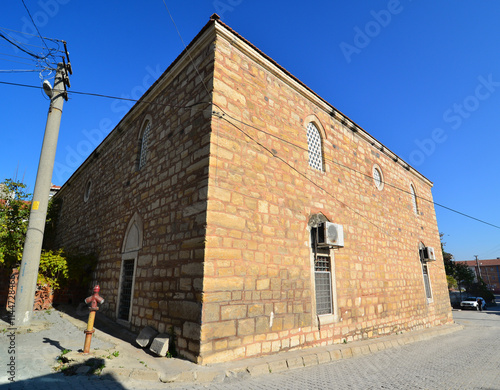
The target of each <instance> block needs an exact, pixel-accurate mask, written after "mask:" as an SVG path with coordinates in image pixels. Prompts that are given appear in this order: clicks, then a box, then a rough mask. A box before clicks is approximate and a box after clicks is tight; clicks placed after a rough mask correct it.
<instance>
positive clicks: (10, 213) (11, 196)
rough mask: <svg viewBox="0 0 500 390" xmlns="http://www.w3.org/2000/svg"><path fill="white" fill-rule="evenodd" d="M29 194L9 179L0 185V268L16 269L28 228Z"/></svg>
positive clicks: (24, 187)
mask: <svg viewBox="0 0 500 390" xmlns="http://www.w3.org/2000/svg"><path fill="white" fill-rule="evenodd" d="M29 196H30V194H28V193H27V192H26V185H25V184H23V183H20V182H17V181H14V180H11V179H7V180H5V181H4V182H3V183H1V184H0V227H1V229H0V266H2V267H6V268H9V269H11V268H14V267H17V266H18V265H19V263H20V261H21V255H22V252H23V246H24V239H25V237H26V230H27V228H28V218H29V214H30V205H31V203H30V202H29V201H28V198H29Z"/></svg>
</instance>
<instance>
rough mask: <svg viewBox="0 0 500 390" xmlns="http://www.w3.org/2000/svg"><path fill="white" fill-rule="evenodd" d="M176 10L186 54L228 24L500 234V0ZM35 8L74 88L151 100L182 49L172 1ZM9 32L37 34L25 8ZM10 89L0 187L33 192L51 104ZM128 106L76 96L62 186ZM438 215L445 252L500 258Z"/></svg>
mask: <svg viewBox="0 0 500 390" xmlns="http://www.w3.org/2000/svg"><path fill="white" fill-rule="evenodd" d="M165 2H166V4H167V6H168V8H169V10H170V12H171V14H172V16H173V18H174V21H175V23H176V25H177V27H178V29H179V31H180V34H181V36H182V38H183V40H184V42H185V43H186V44H188V43H189V42H190V41H191V39H192V38H193V37H194V36H195V35H196V34H197V33H198V32H199V30H200V29H201V28H202V27H203V26H204V25H205V24H206V22H207V21H208V19H209V17H210V15H211V14H212V13H214V12H217V13H219V15H220V16H221V18H222V21H224V22H225V23H227V24H228V25H229V26H230V27H232V28H233V29H234V30H236V31H237V32H238V33H240V34H241V35H242V36H244V37H245V38H246V39H248V40H249V41H250V42H252V43H253V44H254V45H255V46H257V47H258V48H259V49H261V50H262V51H263V52H264V53H266V54H267V55H269V56H270V57H272V58H273V59H274V60H276V61H277V62H278V63H279V64H280V65H282V66H283V67H285V68H286V69H287V70H288V71H290V72H291V73H292V74H294V75H295V76H296V77H298V78H299V79H300V80H302V81H303V82H304V83H305V84H306V85H308V86H309V87H310V88H311V89H313V90H314V91H315V92H317V93H318V94H319V95H320V96H321V97H323V98H324V99H326V100H327V101H329V102H330V103H331V104H333V105H334V106H335V107H336V108H337V109H339V110H340V111H342V112H343V113H344V114H346V115H348V116H349V117H350V118H351V119H352V120H354V121H355V122H356V123H357V124H358V125H360V126H361V127H363V128H364V129H365V130H367V131H368V132H369V133H370V134H372V135H373V136H374V137H375V138H377V139H378V140H379V141H380V142H382V143H383V144H385V145H386V146H387V147H388V148H389V149H391V150H392V151H393V152H395V153H396V154H398V155H399V156H400V157H401V158H403V159H404V160H406V161H407V162H409V163H411V164H412V165H413V166H414V167H415V168H416V169H418V170H419V171H420V172H422V173H423V174H424V175H425V176H426V177H428V178H429V179H430V180H431V181H432V182H434V188H433V195H434V201H435V202H437V203H439V204H441V205H444V206H446V207H448V208H451V209H455V210H458V211H460V212H462V213H464V214H468V215H471V216H473V217H475V218H477V219H480V220H484V221H487V222H489V223H491V224H493V225H497V226H500V208H499V207H498V200H497V198H498V195H497V194H498V193H499V192H500V180H499V175H498V170H499V165H500V164H499V161H498V157H497V156H498V145H499V143H500V142H499V141H500V132H499V131H498V130H499V125H500V66H499V65H500V47H499V46H500V41H499V39H498V37H499V36H500V23H498V15H500V3H499V2H493V1H483V2H472V1H470V0H469V1H465V0H464V1H451V0H440V1H437V2H431V1H424V0H400V1H397V0H390V1H385V0H384V1H378V0H377V1H375V0H371V1H350V2H348V1H310V2H306V3H304V2H303V1H296V0H287V1H282V0H275V1H272V2H270V1H263V0H192V1H182V2H181V1H175V2H174V1H171V0H165ZM25 4H26V6H27V7H28V9H29V10H30V12H31V15H32V17H33V19H34V20H35V22H36V23H37V26H38V28H39V30H40V32H41V34H42V35H43V36H45V37H49V38H56V39H61V40H65V41H67V43H68V50H69V52H70V58H71V63H72V66H73V70H74V74H73V75H72V76H71V78H70V79H71V86H72V87H71V89H70V90H73V91H82V92H91V93H99V94H105V95H111V96H119V97H132V98H138V97H140V95H141V94H142V93H143V92H144V91H145V90H146V89H147V88H148V87H149V86H150V85H151V83H152V82H153V81H154V80H155V79H156V78H157V77H158V76H159V75H160V74H161V72H163V70H164V69H166V68H167V66H168V65H169V64H170V63H171V62H172V61H173V60H174V59H175V58H176V56H177V55H178V54H179V53H180V52H181V51H182V50H183V44H182V42H181V39H180V38H179V35H178V34H177V31H176V29H175V27H174V24H173V23H172V20H171V19H170V16H169V14H168V12H167V10H166V8H165V5H164V3H163V0H145V1H141V2H139V1H135V2H132V1H127V2H124V1H117V0H109V1H93V0H89V1H85V2H82V1H77V0H25ZM0 27H2V28H7V29H11V30H15V31H21V32H28V33H33V32H34V30H33V25H32V24H31V21H30V19H29V16H28V14H27V12H26V9H25V8H24V6H23V3H22V1H21V0H19V1H10V2H8V4H2V12H1V13H0ZM0 32H2V33H4V34H6V33H8V34H11V36H12V35H14V36H15V37H23V35H22V34H19V33H15V32H10V31H6V30H0ZM35 34H36V32H35ZM24 40H25V41H24V42H25V43H27V44H30V45H34V46H29V47H30V48H31V49H32V50H35V51H37V52H41V51H42V49H41V48H37V47H36V46H41V45H42V42H41V40H40V39H38V38H36V37H31V36H24ZM49 46H50V47H53V44H51V43H50V42H49ZM0 53H1V54H0V70H13V69H35V62H33V61H29V60H27V58H28V57H27V56H26V55H24V53H21V52H19V51H15V50H14V49H13V47H12V45H10V44H9V43H7V42H6V41H4V40H1V39H0ZM13 56H20V57H22V58H21V59H20V58H17V57H13ZM12 61H17V62H12ZM20 62H23V63H20ZM25 63H26V64H25ZM44 75H47V73H44ZM49 77H50V76H49ZM0 82H9V83H21V84H29V85H40V84H41V80H40V78H39V74H38V73H37V72H30V73H18V72H15V73H9V72H0ZM0 92H1V93H2V99H1V102H2V104H1V109H0V112H1V118H2V121H1V123H0V129H1V135H2V143H1V145H2V153H1V154H0V180H3V179H4V178H11V177H14V176H15V175H16V174H17V177H18V179H23V178H24V181H25V183H27V184H28V186H29V189H30V190H31V191H32V190H33V188H34V183H35V177H36V170H37V165H38V159H39V155H40V149H41V144H42V139H43V131H44V128H45V121H46V116H47V109H48V101H47V99H46V97H45V96H44V95H43V93H42V92H41V91H40V90H37V89H30V88H23V87H16V86H11V85H5V84H0ZM129 107H130V105H129V104H128V103H126V102H123V101H119V100H111V99H103V98H97V97H91V96H84V95H70V100H69V101H68V102H66V103H65V105H64V112H63V118H62V123H61V131H60V136H59V143H58V151H57V155H56V166H55V171H54V175H53V183H54V184H58V185H62V184H63V183H64V182H65V181H66V180H67V179H68V178H69V176H70V175H71V174H72V173H73V172H74V170H75V169H76V168H77V167H78V166H79V165H80V164H81V163H82V162H83V161H84V160H85V158H86V157H87V156H88V154H89V153H90V152H91V150H93V149H94V148H95V146H97V145H98V143H99V142H100V141H101V140H102V139H103V138H104V137H105V136H106V135H107V134H108V133H109V131H110V130H111V129H112V128H113V127H114V126H115V125H116V124H117V123H118V121H119V120H120V119H121V118H122V117H123V115H124V114H125V112H126V111H127V110H128V108H129ZM436 213H437V218H438V226H439V230H440V231H441V232H443V233H444V234H445V237H444V241H445V242H446V250H447V251H448V252H451V253H452V254H454V255H455V258H456V259H458V260H468V259H473V258H474V257H473V256H474V255H478V256H479V258H480V259H487V258H496V257H497V256H498V257H500V229H498V228H495V227H492V226H489V225H486V224H483V223H480V222H478V221H475V220H473V219H470V218H466V217H464V216H462V215H459V214H457V213H453V212H451V211H449V210H446V209H444V208H441V207H439V206H436Z"/></svg>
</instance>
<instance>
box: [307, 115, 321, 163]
mask: <svg viewBox="0 0 500 390" xmlns="http://www.w3.org/2000/svg"><path fill="white" fill-rule="evenodd" d="M321 149H322V145H321V135H320V133H319V131H318V128H317V127H316V126H315V125H314V123H312V122H309V124H308V125H307V150H308V152H309V166H310V167H311V168H313V169H316V170H318V171H320V172H323V153H322V151H321Z"/></svg>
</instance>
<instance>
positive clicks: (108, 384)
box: [0, 357, 125, 390]
mask: <svg viewBox="0 0 500 390" xmlns="http://www.w3.org/2000/svg"><path fill="white" fill-rule="evenodd" d="M62 367H66V368H65V369H64V370H62V371H61V372H55V373H53V374H49V375H43V376H39V377H35V378H29V379H25V380H17V378H16V374H15V373H14V374H13V375H12V376H11V377H10V378H11V379H13V381H12V380H8V378H7V382H3V383H0V389H8V390H18V389H19V390H21V389H37V390H54V389H56V388H57V389H59V388H63V387H64V388H75V389H79V388H82V387H83V388H89V385H90V386H92V388H95V389H99V388H105V389H112V390H121V389H125V387H123V386H122V385H121V384H120V383H119V382H118V381H117V379H116V378H115V377H114V376H113V375H111V374H104V375H99V372H100V370H102V367H104V360H103V359H99V358H94V357H90V358H88V359H87V360H85V361H81V362H79V363H76V364H70V365H63V364H61V368H62ZM86 384H87V385H86Z"/></svg>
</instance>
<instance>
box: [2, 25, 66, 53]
mask: <svg viewBox="0 0 500 390" xmlns="http://www.w3.org/2000/svg"><path fill="white" fill-rule="evenodd" d="M0 30H5V31H10V32H14V33H18V34H24V35H29V36H31V37H36V38H43V39H45V40H47V41H53V42H61V43H62V42H64V41H63V40H62V39H57V38H48V37H42V36H40V35H35V34H30V33H27V32H23V31H17V30H12V29H10V28H6V27H0ZM27 45H28V44H27ZM31 46H35V45H31ZM37 47H40V48H43V46H37Z"/></svg>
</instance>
